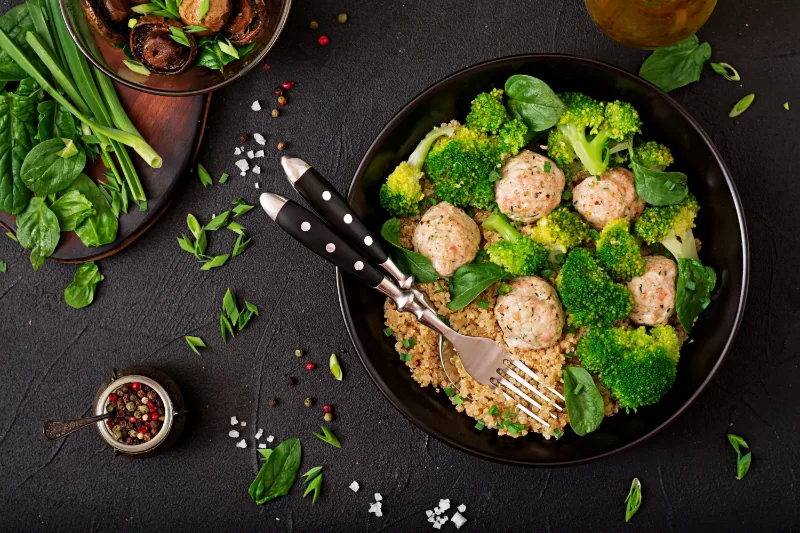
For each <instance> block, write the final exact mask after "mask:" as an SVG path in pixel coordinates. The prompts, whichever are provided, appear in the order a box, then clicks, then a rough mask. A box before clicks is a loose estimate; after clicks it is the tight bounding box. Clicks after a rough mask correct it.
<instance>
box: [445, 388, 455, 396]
mask: <svg viewBox="0 0 800 533" xmlns="http://www.w3.org/2000/svg"><path fill="white" fill-rule="evenodd" d="M444 393H445V394H446V395H447V397H448V398H449V397H451V396H452V395H453V389H452V388H450V387H445V388H444Z"/></svg>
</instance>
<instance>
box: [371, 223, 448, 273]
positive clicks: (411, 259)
mask: <svg viewBox="0 0 800 533" xmlns="http://www.w3.org/2000/svg"><path fill="white" fill-rule="evenodd" d="M381 237H383V238H384V239H385V240H386V242H388V243H389V244H391V245H392V246H394V247H395V249H396V253H395V254H394V259H395V263H397V266H398V268H400V270H402V271H403V272H406V273H408V274H410V275H412V276H414V279H415V280H416V281H417V282H419V283H433V282H434V281H436V280H437V279H439V273H438V272H437V271H436V269H435V268H433V264H432V263H431V260H430V259H428V258H427V257H425V256H424V255H422V254H419V253H417V252H413V251H411V250H408V249H406V248H403V247H402V246H400V221H399V220H397V219H396V218H390V219H389V220H387V221H386V222H385V223H384V224H383V226H382V227H381Z"/></svg>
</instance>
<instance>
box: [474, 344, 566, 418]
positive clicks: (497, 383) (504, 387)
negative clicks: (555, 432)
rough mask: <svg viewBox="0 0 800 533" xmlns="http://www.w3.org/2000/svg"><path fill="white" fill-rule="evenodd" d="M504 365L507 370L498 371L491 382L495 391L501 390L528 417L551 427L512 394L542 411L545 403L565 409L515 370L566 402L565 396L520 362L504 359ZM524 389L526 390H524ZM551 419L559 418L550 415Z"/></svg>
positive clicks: (558, 408) (500, 369)
mask: <svg viewBox="0 0 800 533" xmlns="http://www.w3.org/2000/svg"><path fill="white" fill-rule="evenodd" d="M503 364H504V365H505V368H498V369H497V377H492V378H491V379H490V380H489V381H491V383H492V385H493V386H494V388H495V390H499V391H500V392H501V393H503V396H504V397H505V398H506V400H509V401H512V402H516V404H517V408H518V409H519V410H520V411H522V412H523V413H525V414H526V415H528V416H529V417H531V418H533V419H534V420H536V421H537V422H539V423H540V424H542V425H544V426H547V427H550V424H549V423H548V422H546V421H545V420H543V419H542V418H541V417H540V416H538V415H537V414H536V413H534V412H533V411H531V410H530V409H529V408H528V407H527V406H525V405H524V404H523V403H522V402H521V401H520V400H518V399H517V398H514V397H513V396H511V394H509V392H510V393H513V394H515V395H516V396H517V397H518V398H522V399H523V400H525V401H526V402H528V403H529V404H531V405H532V406H534V407H535V408H536V409H537V410H541V409H542V407H543V405H542V402H543V403H548V404H550V405H552V406H553V407H555V408H556V409H557V410H558V411H563V410H564V408H563V407H562V406H561V405H560V404H559V403H558V401H557V400H553V399H552V398H550V397H548V396H547V395H546V394H544V393H543V392H542V391H540V390H539V389H537V388H536V387H534V386H533V385H532V384H531V383H530V382H529V381H528V380H527V379H525V377H523V376H521V375H520V374H518V373H517V372H515V370H518V371H519V372H521V373H522V374H524V375H525V376H527V377H528V378H530V379H532V380H534V381H535V382H537V383H539V384H540V385H542V386H544V388H545V389H547V390H548V391H549V392H550V393H551V394H552V395H553V396H555V397H556V398H558V399H559V400H561V401H562V402H563V401H564V396H562V395H561V394H560V393H559V392H558V391H557V390H555V389H554V388H552V387H549V386H547V385H544V384H543V383H542V379H541V378H540V377H539V376H538V375H537V374H536V373H535V372H534V371H533V370H531V369H530V368H528V367H527V366H525V365H524V364H522V363H521V362H520V361H517V360H513V359H504V360H503ZM523 389H524V390H523ZM528 391H529V392H530V393H532V394H533V395H534V396H535V399H534V398H533V397H531V395H530V394H528ZM550 418H552V419H554V420H557V419H558V417H557V416H556V414H555V413H552V412H551V413H550Z"/></svg>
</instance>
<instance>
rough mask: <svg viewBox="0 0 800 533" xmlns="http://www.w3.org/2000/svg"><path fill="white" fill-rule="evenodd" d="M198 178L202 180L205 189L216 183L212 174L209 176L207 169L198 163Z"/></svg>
mask: <svg viewBox="0 0 800 533" xmlns="http://www.w3.org/2000/svg"><path fill="white" fill-rule="evenodd" d="M197 176H198V177H199V178H200V183H202V184H203V187H208V186H209V185H211V184H212V183H214V180H212V179H211V174H209V173H208V170H206V167H204V166H203V165H201V164H200V163H197Z"/></svg>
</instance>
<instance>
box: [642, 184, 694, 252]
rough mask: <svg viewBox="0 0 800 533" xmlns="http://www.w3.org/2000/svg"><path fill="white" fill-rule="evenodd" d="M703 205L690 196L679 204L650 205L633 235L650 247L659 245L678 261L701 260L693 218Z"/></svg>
mask: <svg viewBox="0 0 800 533" xmlns="http://www.w3.org/2000/svg"><path fill="white" fill-rule="evenodd" d="M699 210H700V206H699V205H698V203H697V199H696V198H695V197H694V195H692V194H691V193H690V194H689V195H688V196H687V197H686V199H685V200H684V201H683V202H681V203H679V204H677V205H667V206H663V207H656V206H648V207H647V208H645V210H644V212H643V213H642V215H641V216H640V217H639V218H638V220H636V224H635V226H634V232H635V233H636V235H638V236H640V237H641V238H642V239H644V241H645V242H646V243H647V244H653V243H656V242H660V243H661V244H663V245H664V246H665V247H666V248H667V250H669V251H670V252H671V253H672V255H674V256H675V257H676V258H677V259H681V258H687V259H695V260H699V258H698V256H697V245H696V243H695V241H694V232H692V228H694V219H695V217H696V216H697V212H698V211H699Z"/></svg>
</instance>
